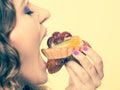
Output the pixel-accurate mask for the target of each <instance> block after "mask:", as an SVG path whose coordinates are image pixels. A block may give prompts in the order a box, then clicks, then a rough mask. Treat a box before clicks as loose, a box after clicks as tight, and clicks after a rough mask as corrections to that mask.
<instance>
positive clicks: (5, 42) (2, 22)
mask: <svg viewBox="0 0 120 90" xmlns="http://www.w3.org/2000/svg"><path fill="white" fill-rule="evenodd" d="M15 23H16V13H15V8H14V6H13V4H12V3H11V2H10V0H0V89H5V90H8V89H11V90H15V87H17V82H16V76H17V74H18V72H19V70H20V58H19V54H18V51H17V50H16V49H15V48H14V47H13V46H12V45H11V43H10V41H9V35H10V32H11V31H12V29H13V28H14V26H15Z"/></svg>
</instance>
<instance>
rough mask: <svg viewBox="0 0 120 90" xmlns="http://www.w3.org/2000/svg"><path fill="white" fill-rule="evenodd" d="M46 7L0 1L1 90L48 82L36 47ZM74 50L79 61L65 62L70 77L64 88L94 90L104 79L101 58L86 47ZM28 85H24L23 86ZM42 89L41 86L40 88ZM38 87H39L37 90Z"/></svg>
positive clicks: (22, 1)
mask: <svg viewBox="0 0 120 90" xmlns="http://www.w3.org/2000/svg"><path fill="white" fill-rule="evenodd" d="M49 17H50V14H49V12H48V11H47V10H45V9H42V8H39V7H36V6H34V5H32V4H31V3H29V1H28V0H0V25H1V26H0V54H1V55H0V90H9V89H10V90H22V89H26V90H28V88H29V89H30V88H32V87H30V86H31V85H33V86H34V88H36V85H42V84H44V83H45V82H47V80H48V77H47V73H46V63H45V61H44V60H43V59H42V57H41V54H40V52H39V48H40V45H41V42H42V40H43V38H44V37H45V35H46V28H45V26H44V25H43V23H44V22H45V21H46V20H47V19H48V18H49ZM82 52H84V53H85V54H86V56H88V57H90V58H91V60H92V61H93V63H94V64H92V63H91V62H90V61H89V60H88V59H87V57H86V56H85V55H84V54H83V53H81V52H80V51H78V50H75V51H73V56H74V57H75V58H76V59H77V60H78V61H79V62H80V63H81V65H82V67H81V66H80V65H79V64H77V63H76V62H73V61H69V62H68V63H67V64H66V68H67V70H68V73H69V76H70V79H69V85H68V86H67V87H66V90H95V89H96V88H97V87H98V86H100V83H101V80H102V78H103V75H104V74H103V62H102V59H101V57H100V56H99V55H98V54H97V53H96V52H95V51H94V50H93V49H92V48H90V47H89V46H87V45H83V47H82ZM26 86H27V87H26ZM40 88H42V90H43V87H40ZM37 90H38V89H37Z"/></svg>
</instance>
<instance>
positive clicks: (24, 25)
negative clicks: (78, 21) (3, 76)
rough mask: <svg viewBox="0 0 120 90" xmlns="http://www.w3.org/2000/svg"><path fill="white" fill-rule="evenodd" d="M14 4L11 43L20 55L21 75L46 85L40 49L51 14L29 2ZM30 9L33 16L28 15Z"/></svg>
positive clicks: (44, 64) (18, 0)
mask: <svg viewBox="0 0 120 90" xmlns="http://www.w3.org/2000/svg"><path fill="white" fill-rule="evenodd" d="M12 2H13V4H14V7H15V9H16V25H15V28H14V29H13V30H12V32H11V34H10V41H11V43H12V44H13V46H14V47H15V48H16V49H17V50H18V52H19V54H20V59H21V69H20V75H22V77H23V78H25V79H26V80H27V81H29V82H31V83H34V84H41V83H45V82H46V81H47V73H46V63H45V61H44V60H43V59H42V57H41V55H40V49H39V48H40V44H41V42H42V40H43V38H44V36H45V35H46V30H47V29H46V28H45V27H44V25H43V23H44V22H45V21H46V20H47V19H48V18H49V16H50V14H49V12H48V11H47V10H45V9H42V8H39V7H37V6H34V5H32V4H31V3H29V2H28V0H12ZM28 8H29V9H30V10H31V11H32V12H33V13H32V14H28V13H29V12H30V11H29V9H28ZM26 11H27V12H26Z"/></svg>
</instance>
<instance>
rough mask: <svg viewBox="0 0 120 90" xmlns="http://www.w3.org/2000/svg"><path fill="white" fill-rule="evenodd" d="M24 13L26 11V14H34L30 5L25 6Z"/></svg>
mask: <svg viewBox="0 0 120 90" xmlns="http://www.w3.org/2000/svg"><path fill="white" fill-rule="evenodd" d="M24 13H25V14H28V15H31V14H33V11H31V10H30V9H29V7H28V6H26V7H25V8H24Z"/></svg>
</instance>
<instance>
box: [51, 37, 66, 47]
mask: <svg viewBox="0 0 120 90" xmlns="http://www.w3.org/2000/svg"><path fill="white" fill-rule="evenodd" d="M63 41H64V37H63V36H59V37H57V38H55V39H54V42H53V43H54V44H55V45H56V44H59V43H61V42H63Z"/></svg>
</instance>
